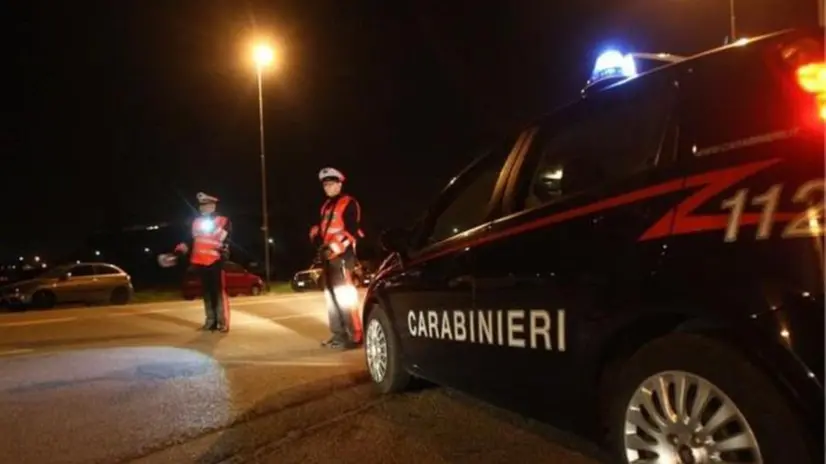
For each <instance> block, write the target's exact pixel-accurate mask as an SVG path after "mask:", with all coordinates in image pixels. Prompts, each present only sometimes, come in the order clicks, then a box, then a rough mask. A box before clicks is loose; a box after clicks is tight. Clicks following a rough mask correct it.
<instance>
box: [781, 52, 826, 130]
mask: <svg viewBox="0 0 826 464" xmlns="http://www.w3.org/2000/svg"><path fill="white" fill-rule="evenodd" d="M780 54H781V57H782V59H783V62H784V63H785V67H786V69H788V70H789V71H791V72H790V74H791V75H792V76H794V78H795V79H794V80H795V81H796V82H795V83H794V84H796V85H795V87H797V92H798V94H799V95H800V96H801V97H802V100H801V101H800V103H801V105H802V106H801V107H800V110H801V111H802V113H801V114H800V115H801V116H802V117H803V118H804V120H808V121H811V122H812V123H815V124H816V125H819V124H817V121H820V122H824V121H826V57H824V50H823V40H822V39H819V38H814V37H811V36H810V37H806V38H798V39H796V40H794V41H793V42H791V43H787V44H785V45H784V46H782V48H781V51H780ZM801 91H802V92H801Z"/></svg>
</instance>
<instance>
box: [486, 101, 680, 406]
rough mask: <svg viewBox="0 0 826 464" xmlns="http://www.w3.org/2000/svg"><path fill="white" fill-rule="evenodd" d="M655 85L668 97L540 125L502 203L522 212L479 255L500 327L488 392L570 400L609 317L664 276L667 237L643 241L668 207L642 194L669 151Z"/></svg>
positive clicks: (594, 104)
mask: <svg viewBox="0 0 826 464" xmlns="http://www.w3.org/2000/svg"><path fill="white" fill-rule="evenodd" d="M655 88H658V89H660V90H663V92H665V93H664V94H663V93H657V92H655V91H654V90H652V89H645V91H643V90H639V92H635V91H636V90H638V89H631V90H623V92H624V93H623V94H622V95H620V94H618V93H617V92H614V94H613V95H611V96H610V98H609V97H606V96H603V97H602V98H598V99H593V98H592V99H589V100H588V101H582V102H579V103H577V104H576V105H574V106H572V107H570V108H568V109H567V110H564V111H562V112H560V113H557V114H554V115H552V116H550V117H548V118H547V119H545V120H543V121H542V122H541V123H540V124H538V125H537V126H536V127H535V128H534V129H533V133H534V136H533V138H532V143H531V146H530V148H529V149H527V150H526V155H525V156H524V157H523V158H521V159H520V161H519V166H518V167H517V168H515V174H514V176H513V177H512V179H511V182H509V185H508V188H507V189H506V193H505V200H503V201H504V202H505V203H506V205H505V208H506V209H507V210H509V211H511V212H512V213H513V214H511V215H509V216H507V217H505V218H503V219H501V220H497V221H494V223H493V224H492V226H491V230H490V231H489V234H490V236H491V239H490V240H489V241H488V242H487V243H486V245H484V246H482V247H479V248H478V249H477V254H476V282H477V290H476V292H477V295H476V296H477V298H476V301H477V308H478V309H479V310H480V311H483V310H484V311H489V312H491V313H492V314H493V317H494V318H495V320H496V330H499V329H500V328H501V331H502V336H501V338H500V337H497V338H496V343H495V344H492V346H491V347H490V348H489V349H488V353H487V356H486V358H487V359H488V360H489V363H490V368H491V370H492V372H496V373H497V375H496V376H494V377H493V378H491V379H489V380H488V382H487V383H488V385H487V388H490V389H493V390H496V389H498V390H501V392H502V393H507V392H509V391H510V392H511V393H512V392H513V391H520V392H522V395H520V396H521V397H528V396H530V395H529V394H530V393H531V392H533V393H535V394H536V396H534V398H538V401H539V402H534V403H532V405H533V406H534V407H536V406H538V405H540V404H545V405H546V406H552V405H553V404H552V403H553V402H555V401H557V400H559V401H561V402H565V401H570V399H571V398H572V396H570V395H567V393H576V392H579V391H582V390H583V389H582V385H587V383H586V384H583V383H582V382H581V378H579V376H580V374H581V375H582V376H584V377H586V378H587V376H588V375H589V374H588V367H589V366H588V360H589V359H590V355H591V353H592V348H594V347H599V346H600V345H599V343H600V341H601V339H602V338H605V337H601V332H602V331H603V330H606V329H607V327H608V326H609V325H610V322H608V321H610V320H611V318H614V317H615V316H616V315H619V314H622V313H623V311H622V305H623V304H625V303H626V302H627V301H628V300H629V299H633V295H636V294H637V293H638V290H639V288H640V286H645V285H646V284H645V282H647V281H646V280H645V279H647V278H649V277H650V276H652V275H656V269H655V268H656V266H658V259H659V257H660V254H661V253H660V251H661V249H660V246H661V244H662V242H658V243H656V244H652V245H651V246H650V247H647V248H645V249H643V247H639V246H637V244H636V241H637V238H638V237H639V235H640V234H642V233H643V232H644V230H645V228H646V227H648V225H649V224H650V221H651V220H654V219H656V217H658V215H659V214H661V213H662V212H663V211H665V210H666V209H667V207H668V205H669V203H668V202H667V199H653V200H652V199H649V200H645V199H644V198H642V197H640V198H639V199H635V198H636V197H635V196H634V193H633V192H635V191H641V189H644V188H646V187H650V186H651V185H654V184H656V183H657V180H658V179H659V178H661V177H663V176H664V175H665V174H663V173H662V172H660V171H658V170H654V169H653V167H654V166H656V165H657V164H658V163H660V161H661V160H659V158H658V157H659V156H660V154H661V153H663V154H664V153H666V152H668V151H669V149H668V147H666V148H665V149H664V150H662V151H661V146H662V145H663V144H665V145H668V144H667V140H671V139H669V138H668V137H667V134H668V133H669V129H668V128H669V121H670V119H669V114H670V108H672V107H673V99H672V98H669V97H668V96H669V95H671V91H670V90H669V88H668V87H666V88H663V87H656V86H655ZM672 147H673V144H672ZM670 153H671V155H672V156H673V149H672V150H671V151H670ZM629 157H630V158H629ZM516 173H518V174H516ZM675 175H676V174H675ZM637 200H639V201H637ZM623 202H625V203H623ZM658 205H659V206H658ZM500 321H501V322H500ZM553 392H557V393H565V394H557V395H554V394H552V393H553Z"/></svg>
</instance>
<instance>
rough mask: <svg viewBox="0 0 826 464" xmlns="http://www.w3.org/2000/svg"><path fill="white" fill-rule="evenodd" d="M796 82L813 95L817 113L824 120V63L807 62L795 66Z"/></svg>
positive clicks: (825, 74)
mask: <svg viewBox="0 0 826 464" xmlns="http://www.w3.org/2000/svg"><path fill="white" fill-rule="evenodd" d="M797 83H798V84H800V87H801V88H802V89H803V90H804V91H806V92H807V93H810V94H813V95H814V96H815V99H816V101H817V112H818V115H819V116H820V119H822V120H824V121H826V63H822V62H821V63H809V64H804V65H803V66H800V67H799V68H797Z"/></svg>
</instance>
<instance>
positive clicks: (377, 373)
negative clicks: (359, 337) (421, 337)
mask: <svg viewBox="0 0 826 464" xmlns="http://www.w3.org/2000/svg"><path fill="white" fill-rule="evenodd" d="M364 351H365V355H366V356H365V358H366V359H367V370H368V372H369V373H370V377H371V378H372V379H373V383H375V384H376V386H377V387H378V389H379V391H380V392H382V393H395V392H399V391H402V390H404V389H405V388H406V387H407V386H408V384H409V383H410V374H409V373H408V372H407V371H406V370H405V368H404V365H403V362H402V355H401V352H400V348H399V341H398V337H397V336H396V333H395V332H394V331H393V327H392V325H391V324H390V321H389V320H388V318H387V315H386V314H385V312H384V309H382V307H381V306H379V305H376V306H375V307H374V308H373V310H372V311H371V312H370V314H369V315H368V316H367V324H366V330H365V331H364Z"/></svg>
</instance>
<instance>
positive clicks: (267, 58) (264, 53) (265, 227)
mask: <svg viewBox="0 0 826 464" xmlns="http://www.w3.org/2000/svg"><path fill="white" fill-rule="evenodd" d="M253 58H254V60H255V70H256V74H257V75H258V131H259V134H260V137H261V147H260V148H261V215H262V218H263V219H262V225H261V230H262V231H263V234H264V268H265V271H264V272H265V273H266V274H265V276H266V280H265V285H266V289H267V292H269V291H270V228H269V215H268V214H267V157H266V150H265V148H264V147H265V146H264V90H263V85H262V75H263V72H264V68H266V67H268V66H269V65H270V64H272V62H273V59H274V53H273V50H272V48H271V47H269V46H268V45H256V46H255V48H254V50H253Z"/></svg>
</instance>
